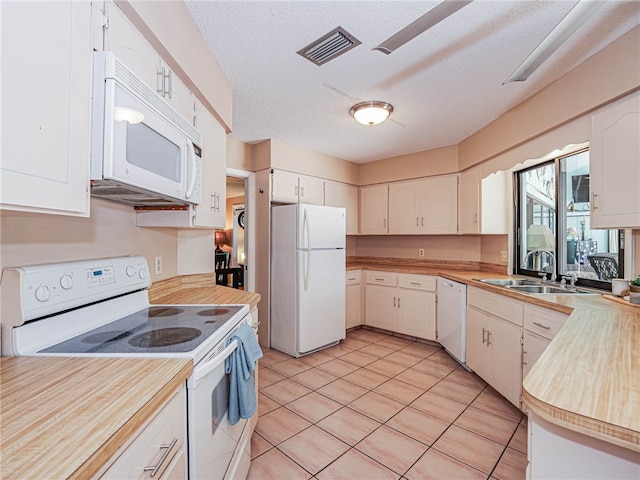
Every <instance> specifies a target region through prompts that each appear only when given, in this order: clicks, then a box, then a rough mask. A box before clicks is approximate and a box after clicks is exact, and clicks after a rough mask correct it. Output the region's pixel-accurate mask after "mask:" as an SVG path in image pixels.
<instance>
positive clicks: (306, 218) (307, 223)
mask: <svg viewBox="0 0 640 480" xmlns="http://www.w3.org/2000/svg"><path fill="white" fill-rule="evenodd" d="M304 228H305V230H306V231H307V247H306V248H311V221H310V220H309V210H307V209H306V208H305V209H304Z"/></svg>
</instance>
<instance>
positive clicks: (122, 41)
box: [103, 2, 194, 123]
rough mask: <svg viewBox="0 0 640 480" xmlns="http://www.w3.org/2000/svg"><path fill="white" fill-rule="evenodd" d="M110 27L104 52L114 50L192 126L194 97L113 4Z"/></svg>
mask: <svg viewBox="0 0 640 480" xmlns="http://www.w3.org/2000/svg"><path fill="white" fill-rule="evenodd" d="M104 12H105V15H106V17H107V19H108V20H107V21H105V22H104V23H106V25H107V27H106V28H105V29H104V43H103V47H104V50H107V51H111V52H113V53H114V54H115V56H116V57H117V58H118V59H120V60H121V61H122V62H123V63H124V64H125V65H126V66H127V67H129V69H131V70H132V71H133V73H135V74H136V75H137V76H138V77H139V78H140V80H142V81H143V82H144V83H145V84H146V85H147V86H148V87H149V88H151V89H152V90H154V91H155V92H156V93H157V94H158V95H160V96H161V97H162V98H163V99H164V100H165V101H166V102H167V103H168V104H169V105H171V106H172V107H173V108H174V110H176V111H177V112H178V113H179V114H180V115H181V116H182V117H184V118H185V119H186V120H187V121H188V122H189V123H193V116H194V97H193V96H192V95H191V92H190V91H189V89H188V88H187V86H186V85H185V84H184V83H183V82H182V81H181V80H180V79H179V78H178V77H177V76H176V75H175V74H174V72H173V71H172V70H171V69H170V68H169V66H168V65H167V64H166V63H165V61H164V60H163V59H162V58H161V57H160V55H159V54H158V53H157V52H156V51H155V49H154V48H153V47H152V46H151V45H150V44H149V42H148V41H147V40H146V39H145V38H144V36H143V35H142V33H140V32H139V31H138V30H137V29H136V28H135V27H134V25H133V24H132V23H131V22H130V21H129V19H128V18H127V17H126V16H125V14H124V13H123V12H122V11H121V10H120V9H119V8H118V7H117V6H116V5H115V4H114V3H112V2H105V3H104Z"/></svg>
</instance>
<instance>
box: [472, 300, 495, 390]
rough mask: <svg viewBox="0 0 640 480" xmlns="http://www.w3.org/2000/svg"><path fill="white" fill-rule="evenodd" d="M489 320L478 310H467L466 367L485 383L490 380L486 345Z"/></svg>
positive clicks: (487, 316)
mask: <svg viewBox="0 0 640 480" xmlns="http://www.w3.org/2000/svg"><path fill="white" fill-rule="evenodd" d="M489 319H490V317H489V315H487V314H485V313H483V312H481V311H480V310H476V309H475V308H468V309H467V366H468V367H469V368H470V369H472V370H473V371H474V372H476V373H477V374H478V375H479V376H480V377H482V378H483V379H485V380H486V381H489V380H490V378H489V349H488V347H487V345H486V337H487V330H488V328H487V327H488V323H489Z"/></svg>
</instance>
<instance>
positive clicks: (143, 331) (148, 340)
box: [38, 305, 242, 355]
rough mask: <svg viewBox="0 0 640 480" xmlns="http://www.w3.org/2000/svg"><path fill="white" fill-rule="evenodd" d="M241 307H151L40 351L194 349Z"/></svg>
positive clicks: (188, 350)
mask: <svg viewBox="0 0 640 480" xmlns="http://www.w3.org/2000/svg"><path fill="white" fill-rule="evenodd" d="M241 309H242V306H240V305H204V306H203V305H197V306H196V305H162V306H150V307H148V308H144V309H142V310H139V311H137V312H135V313H132V314H130V315H127V316H126V317H123V318H121V319H119V320H116V321H113V322H110V323H108V324H106V325H103V326H101V327H98V328H96V329H93V330H91V331H89V332H85V333H83V334H81V335H78V336H76V337H73V338H70V339H68V340H65V341H63V342H60V343H58V344H56V345H53V346H51V347H48V348H45V349H43V350H40V351H39V352H38V353H63V354H64V353H68V354H119V353H126V354H136V353H138V354H141V355H150V354H151V355H153V354H162V353H183V352H191V351H193V350H196V349H197V348H198V346H200V345H201V344H202V343H203V342H205V341H206V340H207V339H208V338H210V337H211V336H212V335H214V334H215V332H216V331H217V330H218V329H220V328H221V327H223V325H224V324H225V323H226V322H227V321H229V320H230V319H231V318H232V317H233V316H234V315H236V313H238V312H239V311H240V310H241Z"/></svg>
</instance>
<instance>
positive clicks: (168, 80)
mask: <svg viewBox="0 0 640 480" xmlns="http://www.w3.org/2000/svg"><path fill="white" fill-rule="evenodd" d="M160 63H161V67H160V68H161V69H162V70H161V72H162V75H163V87H162V88H163V93H164V94H163V93H161V94H160V95H161V96H162V97H163V98H164V100H165V101H166V102H167V103H168V104H169V105H171V106H172V107H173V109H174V110H175V111H176V112H178V113H179V114H180V115H181V116H182V117H183V118H184V119H185V120H187V121H188V122H189V123H190V124H192V125H193V124H194V116H195V108H194V104H195V101H196V98H195V96H194V95H192V94H191V90H189V88H188V87H187V86H186V85H185V84H184V83H183V82H182V80H180V79H179V78H178V76H177V75H176V74H175V73H174V72H173V71H172V70H171V69H170V68H169V67H168V66H167V65H166V64H165V63H164V62H162V61H161V62H160ZM203 109H204V107H200V108H199V111H201V112H202V111H203Z"/></svg>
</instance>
